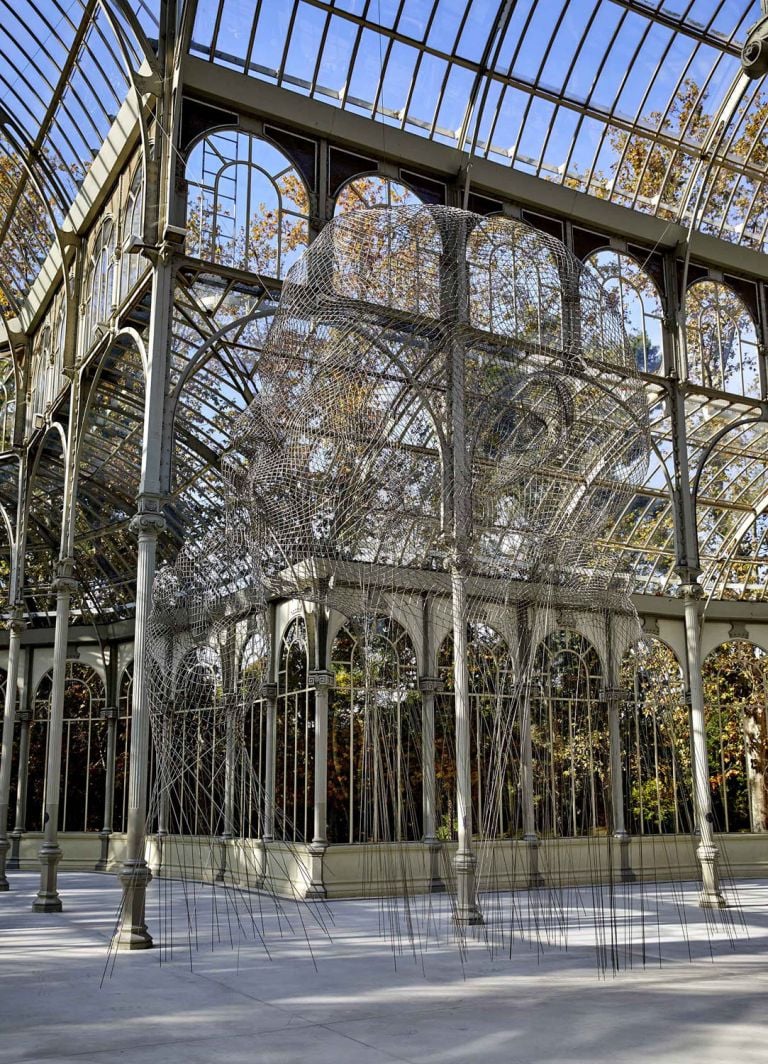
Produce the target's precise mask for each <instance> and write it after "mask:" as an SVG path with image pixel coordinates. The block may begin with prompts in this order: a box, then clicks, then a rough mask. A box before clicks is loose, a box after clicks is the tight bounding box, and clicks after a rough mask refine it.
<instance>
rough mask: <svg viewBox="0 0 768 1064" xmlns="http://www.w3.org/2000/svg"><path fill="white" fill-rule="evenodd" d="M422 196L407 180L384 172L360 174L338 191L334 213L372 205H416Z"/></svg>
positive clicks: (420, 201)
mask: <svg viewBox="0 0 768 1064" xmlns="http://www.w3.org/2000/svg"><path fill="white" fill-rule="evenodd" d="M421 203H423V200H422V198H421V197H420V196H419V195H418V194H417V193H416V192H414V191H413V189H411V188H410V187H409V186H408V185H407V184H405V182H403V181H398V180H397V179H396V178H394V177H388V176H386V175H384V174H376V173H371V174H358V175H357V176H355V177H351V178H350V179H349V180H348V181H345V183H344V184H343V185H342V186H341V188H340V189H339V191H338V192H337V193H336V200H335V203H334V208H333V213H334V215H337V214H344V213H346V212H347V211H353V210H359V209H360V208H363V209H367V208H370V207H416V206H418V205H419V204H421Z"/></svg>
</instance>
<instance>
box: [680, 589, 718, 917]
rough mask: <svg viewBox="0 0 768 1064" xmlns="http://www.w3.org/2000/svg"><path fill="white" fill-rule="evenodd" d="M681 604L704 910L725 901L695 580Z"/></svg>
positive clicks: (698, 592) (699, 608)
mask: <svg viewBox="0 0 768 1064" xmlns="http://www.w3.org/2000/svg"><path fill="white" fill-rule="evenodd" d="M682 592H683V601H684V606H685V637H686V640H685V641H686V653H687V659H688V684H689V687H690V692H691V731H692V739H693V742H692V746H693V766H692V768H693V798H694V805H695V809H696V819H697V822H698V827H699V834H700V838H701V841H700V843H699V846H698V848H697V850H696V856H697V857H698V859H699V863H700V865H701V881H702V882H701V893H700V895H699V904H700V905H701V906H702V907H703V908H706V909H720V908H722V907H723V906H724V905H725V904H726V902H725V899H724V898H723V895H722V894H721V893H720V878H719V870H718V856H719V850H718V848H717V846H715V836H714V831H713V823H714V817H713V816H712V798H711V792H710V788H709V758H708V756H707V736H706V730H705V724H704V684H703V682H702V676H701V631H700V622H701V599H702V594H703V593H702V589H701V587H700V586H699V585H698V583H696V582H695V581H691V582H690V583H687V584H684V585H683V586H682Z"/></svg>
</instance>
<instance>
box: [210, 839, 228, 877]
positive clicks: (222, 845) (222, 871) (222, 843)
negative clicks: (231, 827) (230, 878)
mask: <svg viewBox="0 0 768 1064" xmlns="http://www.w3.org/2000/svg"><path fill="white" fill-rule="evenodd" d="M231 838H232V836H231V835H222V836H221V837H220V838H219V850H220V857H219V867H218V868H217V869H216V874H215V875H214V877H213V882H214V883H225V882H226V879H227V843H228V842H229V840H230V839H231Z"/></svg>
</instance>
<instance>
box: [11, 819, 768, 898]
mask: <svg viewBox="0 0 768 1064" xmlns="http://www.w3.org/2000/svg"><path fill="white" fill-rule="evenodd" d="M42 838H43V837H42V834H40V833H38V832H30V833H28V834H26V835H24V836H23V838H22V840H21V846H20V866H21V868H23V869H26V870H34V869H36V868H37V867H39V864H38V858H37V853H38V850H39V848H40V845H41V842H42ZM716 838H717V845H718V846H719V848H720V868H721V875H722V876H723V878H727V877H729V876H733V877H736V878H744V879H749V878H766V879H768V834H762V835H751V834H746V833H745V834H732V835H718V836H717V837H716ZM125 841H126V840H125V835H122V834H114V835H112V836H111V838H110V841H109V863H108V871H110V872H116V871H118V870H119V867H120V864H121V862H122V860H123V858H124V856H125ZM59 843H60V846H61V849H62V854H63V856H62V860H61V864H60V865H59V868H60V869H61V870H62V871H68V870H69V871H75V870H85V869H93V868H95V866H96V863H97V861H98V859H99V855H100V852H101V840H100V838H99V836H98V835H97V834H95V833H94V834H91V833H86V832H66V833H63V834H61V835H60V836H59ZM697 845H698V839H697V838H695V837H693V836H690V835H645V836H643V837H637V838H632V839H629V840H628V841H627V842H625V843H620V842H619V841H618V840H616V839H613V838H611V837H610V836H592V837H588V838H579V839H544V840H542V841H541V843H540V845H539V846H538V850H537V854H536V858H537V865H538V872H539V874H540V877H541V882H542V884H543V885H544V886H549V887H556V886H576V885H584V884H589V883H607V882H610V881H614V882H618V881H621V880H622V879H625V880H626V879H629V880H658V881H659V882H664V881H682V880H696V879H698V876H699V867H698V861H697V859H696V847H697ZM455 850H456V844H455V843H442V844H439V845H436V846H435V845H433V846H428V845H426V844H424V843H420V842H407V843H381V844H378V845H373V844H362V845H332V846H329V847H328V849H327V851H326V853H325V855H324V857H323V882H324V885H325V889H326V892H327V895H328V897H329V898H361V897H381V896H383V895H397V894H405V893H408V894H423V893H426V892H428V891H435V890H441V889H445V886H446V884H448V885H450V883H451V881H452V880H453V867H452V866H453V856H454V854H455ZM146 852H147V860H148V863H149V865H150V868H151V869H152V872H153V874H154V875H156V876H160V877H161V878H178V877H181V876H186V877H192V878H196V879H200V880H204V881H211V880H219V881H222V879H223V881H225V882H227V883H231V884H237V885H238V886H240V887H243V888H245V889H249V888H253V889H258V888H260V887H262V888H265V889H269V890H270V891H274V892H275V893H277V894H280V895H282V896H284V897H294V898H295V897H304V896H305V894H306V892H307V888H308V886H309V883H310V856H309V847H308V846H306V845H305V844H303V843H296V844H288V843H283V842H270V843H262V842H261V841H260V840H258V839H228V840H226V842H225V841H222V840H218V839H214V840H211V839H208V838H201V837H193V836H178V835H169V836H166V837H165V838H163V839H158V838H157V837H156V836H152V837H150V838H149V839H148V840H147V851H146ZM476 853H477V880H478V887H479V889H480V890H481V891H487V890H510V889H515V890H518V889H524V888H526V887H527V886H529V885H530V882H531V863H530V861H531V851H530V848H529V846H528V845H527V844H526V843H524V842H521V841H519V840H503V839H502V840H498V841H494V842H487V843H477V844H476Z"/></svg>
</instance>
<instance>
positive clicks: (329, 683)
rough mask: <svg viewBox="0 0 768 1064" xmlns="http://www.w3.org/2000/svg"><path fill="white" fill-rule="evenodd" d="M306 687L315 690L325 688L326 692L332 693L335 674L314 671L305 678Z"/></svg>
mask: <svg viewBox="0 0 768 1064" xmlns="http://www.w3.org/2000/svg"><path fill="white" fill-rule="evenodd" d="M307 685H308V686H309V687H314V688H315V689H318V688H325V689H326V690H328V691H332V690H333V688H334V687H335V686H336V674H335V673H333V672H330V671H329V670H328V669H315V671H314V672H310V674H309V676H308V677H307Z"/></svg>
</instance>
